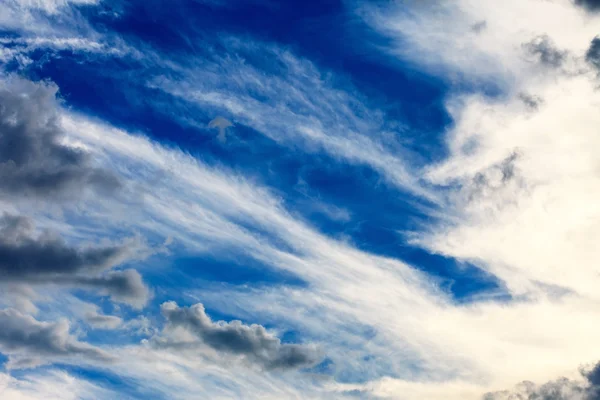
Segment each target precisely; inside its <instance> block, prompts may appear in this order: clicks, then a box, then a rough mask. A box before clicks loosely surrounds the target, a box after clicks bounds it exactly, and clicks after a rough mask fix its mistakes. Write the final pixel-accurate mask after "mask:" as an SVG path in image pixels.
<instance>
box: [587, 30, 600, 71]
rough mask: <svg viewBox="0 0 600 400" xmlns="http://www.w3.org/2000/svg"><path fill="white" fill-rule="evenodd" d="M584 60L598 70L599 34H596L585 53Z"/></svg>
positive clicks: (599, 56) (599, 61)
mask: <svg viewBox="0 0 600 400" xmlns="http://www.w3.org/2000/svg"><path fill="white" fill-rule="evenodd" d="M585 60H586V61H587V62H589V63H590V64H591V65H593V66H594V67H595V68H596V69H597V70H598V71H599V72H600V36H596V37H595V38H594V39H593V40H592V43H591V44H590V48H589V49H588V50H587V52H586V53H585Z"/></svg>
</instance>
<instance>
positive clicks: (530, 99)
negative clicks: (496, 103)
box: [519, 93, 543, 110]
mask: <svg viewBox="0 0 600 400" xmlns="http://www.w3.org/2000/svg"><path fill="white" fill-rule="evenodd" d="M519 99H520V100H521V101H522V102H523V103H524V104H525V105H526V106H527V108H529V109H530V110H537V109H538V108H539V107H540V105H541V104H542V103H543V100H542V99H541V98H540V97H539V96H534V95H530V94H527V93H519Z"/></svg>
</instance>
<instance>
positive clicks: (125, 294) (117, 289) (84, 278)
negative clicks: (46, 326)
mask: <svg viewBox="0 0 600 400" xmlns="http://www.w3.org/2000/svg"><path fill="white" fill-rule="evenodd" d="M139 248H140V244H139V243H138V242H137V241H135V240H133V241H129V242H125V243H123V244H118V245H107V246H100V247H84V248H76V247H73V246H70V245H69V244H67V243H66V242H65V241H64V240H63V239H62V238H60V237H59V236H58V235H56V234H54V233H52V232H48V231H46V232H42V233H41V234H39V235H37V236H36V235H35V227H34V223H33V221H32V220H31V219H30V218H27V217H23V216H14V215H10V214H4V215H3V216H2V217H0V277H2V279H3V281H4V282H5V283H6V282H10V283H27V284H32V285H42V284H59V285H60V284H63V285H75V286H83V287H90V288H94V289H96V290H99V291H101V292H102V293H106V294H107V295H110V296H111V297H112V298H113V299H114V300H116V301H121V302H126V303H129V304H132V305H134V306H141V305H143V304H145V302H146V301H147V299H148V296H149V291H148V289H147V288H146V286H145V285H144V283H143V282H142V279H141V276H140V275H139V273H137V272H136V271H134V270H126V271H109V272H106V271H107V270H110V269H111V268H113V267H115V266H117V265H119V264H121V263H123V262H125V261H127V260H129V259H132V258H134V257H136V255H137V253H138V250H139Z"/></svg>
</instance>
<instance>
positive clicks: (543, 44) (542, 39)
mask: <svg viewBox="0 0 600 400" xmlns="http://www.w3.org/2000/svg"><path fill="white" fill-rule="evenodd" d="M523 47H524V48H525V50H527V51H528V52H529V53H530V54H532V55H533V56H536V57H537V58H538V60H539V62H540V63H541V64H543V65H546V66H548V67H553V68H558V67H560V66H561V65H562V64H563V62H564V61H565V58H566V57H567V52H566V51H560V50H558V49H557V48H556V47H555V46H554V43H553V42H552V40H551V39H550V38H549V37H548V36H547V35H541V36H538V37H536V38H535V39H533V40H532V41H530V42H528V43H525V44H524V45H523Z"/></svg>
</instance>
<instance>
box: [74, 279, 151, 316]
mask: <svg viewBox="0 0 600 400" xmlns="http://www.w3.org/2000/svg"><path fill="white" fill-rule="evenodd" d="M71 282H72V283H73V284H76V285H78V286H83V287H85V286H87V287H91V288H96V289H97V290H98V291H100V292H101V293H103V294H105V295H108V296H110V298H111V299H113V300H115V301H117V302H121V303H127V304H129V305H131V306H134V307H138V308H141V307H142V306H144V305H145V304H146V302H147V301H148V298H149V297H150V291H149V290H148V287H146V285H145V284H144V282H143V280H142V276H141V275H140V274H139V273H138V272H137V271H136V270H133V269H128V270H125V271H112V272H109V273H107V274H105V275H102V276H99V277H91V278H88V277H76V278H74V279H72V280H71Z"/></svg>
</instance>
